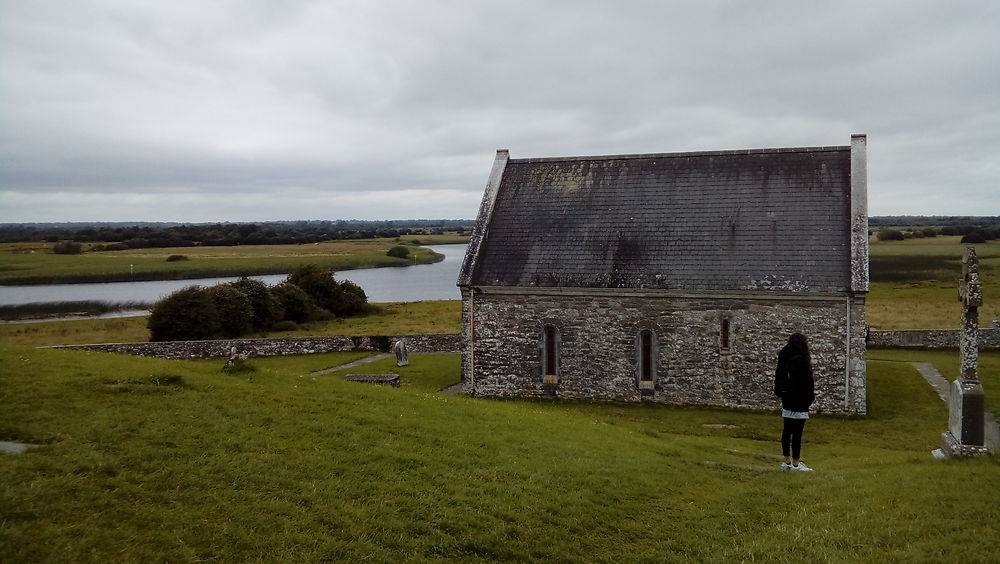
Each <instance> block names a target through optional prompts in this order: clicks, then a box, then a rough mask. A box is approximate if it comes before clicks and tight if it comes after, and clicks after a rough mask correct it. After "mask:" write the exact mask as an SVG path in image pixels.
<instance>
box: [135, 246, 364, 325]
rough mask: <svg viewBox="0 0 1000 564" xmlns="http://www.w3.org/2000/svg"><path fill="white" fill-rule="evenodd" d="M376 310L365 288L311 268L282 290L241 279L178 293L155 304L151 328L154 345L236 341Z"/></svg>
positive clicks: (306, 267)
mask: <svg viewBox="0 0 1000 564" xmlns="http://www.w3.org/2000/svg"><path fill="white" fill-rule="evenodd" d="M371 308H372V306H370V305H369V304H368V296H367V295H365V291H364V290H362V289H361V287H360V286H358V285H357V284H354V283H353V282H349V281H337V280H334V278H333V271H332V270H331V269H329V268H324V267H321V266H319V265H315V264H307V265H304V266H300V267H299V268H297V269H296V270H295V271H293V272H292V273H291V274H289V275H288V278H286V279H285V281H284V282H282V283H281V284H278V285H276V286H268V285H267V284H265V283H263V282H261V281H260V280H254V279H252V278H241V279H239V280H237V281H235V282H229V283H227V284H219V285H217V286H210V287H201V286H189V287H187V288H184V289H182V290H178V291H176V292H174V293H172V294H170V295H169V296H167V297H165V298H163V299H162V300H160V301H159V302H157V303H156V304H154V305H153V308H152V309H151V311H150V315H149V321H148V322H147V326H148V327H149V332H150V340H153V341H181V340H200V339H216V338H234V337H241V336H243V335H246V334H248V333H256V332H262V331H268V330H274V331H289V330H293V329H296V328H297V327H298V324H299V323H305V322H309V321H317V320H323V319H331V318H333V317H345V316H350V315H357V314H360V313H365V312H367V311H369V310H370V309H371Z"/></svg>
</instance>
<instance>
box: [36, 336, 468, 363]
mask: <svg viewBox="0 0 1000 564" xmlns="http://www.w3.org/2000/svg"><path fill="white" fill-rule="evenodd" d="M399 339H403V340H404V341H405V342H406V349H407V352H409V353H422V352H454V353H457V352H459V350H460V349H461V335H399V336H389V335H368V336H363V337H300V338H290V339H223V340H218V341H164V342H157V343H105V344H97V345H63V346H58V347H47V348H62V349H76V350H86V351H100V352H111V353H118V354H131V355H136V356H152V357H157V358H172V359H180V358H217V357H228V356H229V353H230V351H231V350H232V349H233V347H236V349H237V350H238V351H240V352H248V351H249V352H250V353H251V354H253V355H254V356H283V355H292V354H317V353H326V352H344V351H356V350H361V351H383V352H388V351H389V349H390V348H391V347H392V345H393V344H394V343H395V342H396V341H397V340H399Z"/></svg>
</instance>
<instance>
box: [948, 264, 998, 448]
mask: <svg viewBox="0 0 1000 564" xmlns="http://www.w3.org/2000/svg"><path fill="white" fill-rule="evenodd" d="M958 297H959V299H960V300H961V301H962V306H963V307H962V310H963V312H962V327H961V329H960V330H959V359H960V362H961V371H960V373H959V377H958V379H957V380H955V381H954V382H952V385H951V398H950V400H949V405H948V407H949V419H948V431H947V432H946V433H944V434H943V435H942V436H941V450H942V451H943V452H944V454H945V455H946V456H975V455H980V454H987V453H988V451H987V448H986V441H985V425H984V421H985V419H984V411H983V386H982V384H980V383H979V344H978V332H979V306H981V305H983V286H982V284H981V283H980V281H979V261H978V259H977V258H976V248H975V247H966V249H965V256H964V257H962V278H961V279H960V280H959V288H958Z"/></svg>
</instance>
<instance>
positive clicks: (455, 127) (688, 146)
mask: <svg viewBox="0 0 1000 564" xmlns="http://www.w3.org/2000/svg"><path fill="white" fill-rule="evenodd" d="M852 133H867V134H868V147H869V152H868V156H869V168H868V171H869V209H870V213H871V215H894V214H915V215H937V214H945V215H997V214H1000V2H996V1H995V0H986V1H981V2H960V1H949V2H919V1H913V0H899V1H894V2H879V1H876V0H867V1H861V2H842V1H836V2H831V1H826V2H805V1H802V0H797V1H788V2H750V1H739V2H738V1H731V2H713V1H699V2H666V1H648V2H640V1H624V0H623V1H615V2H611V1H600V2H586V1H566V2H562V1H559V2H555V1H553V2H546V1H541V0H539V1H529V2H517V1H506V2H476V1H472V0H459V1H418V0H408V1H392V2H390V1H382V2H380V1H361V0H358V1H355V2H334V1H326V0H322V1H298V0H285V1H281V2H278V1H274V0H239V1H237V0H212V1H205V0H194V1H188V0H169V1H159V0H145V1H143V0H93V1H87V0H62V1H56V0H51V1H50V0H23V1H19V0H18V1H14V0H0V222H22V221H257V220H279V219H348V218H358V219H403V218H473V217H475V214H476V211H477V209H478V205H479V201H480V199H481V197H482V193H483V188H484V187H485V184H486V180H487V177H488V175H489V171H490V167H491V165H492V163H493V158H494V155H495V151H496V149H498V148H508V149H510V151H511V156H512V157H514V158H519V157H541V156H558V155H598V154H600V155H603V154H617V153H653V152H679V151H700V150H723V149H745V148H760V147H795V146H819V145H847V144H849V143H850V135H851V134H852Z"/></svg>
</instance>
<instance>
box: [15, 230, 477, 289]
mask: <svg viewBox="0 0 1000 564" xmlns="http://www.w3.org/2000/svg"><path fill="white" fill-rule="evenodd" d="M401 240H402V241H403V242H412V241H413V240H418V241H419V242H420V243H422V244H446V243H454V242H464V241H465V240H467V238H466V237H459V236H457V235H420V236H405V237H402V238H401ZM399 243H400V241H396V240H394V239H365V240H357V241H328V242H324V243H315V244H307V245H242V246H236V247H176V248H163V249H134V250H127V251H99V252H86V253H83V254H80V255H56V254H53V253H52V244H51V243H4V244H0V257H2V260H0V284H53V283H74V282H121V281H130V280H175V279H176V280H183V279H190V278H203V277H213V276H242V275H258V274H281V273H285V272H289V271H290V270H292V269H294V268H296V267H297V266H300V265H302V264H307V263H315V264H320V265H323V266H330V267H333V268H334V270H349V269H354V268H370V267H377V266H405V265H407V264H412V263H414V262H417V263H429V262H435V261H437V260H440V259H441V255H439V254H437V253H434V252H433V251H431V250H430V249H426V248H423V247H419V246H412V245H411V246H408V249H409V250H410V258H405V259H404V258H394V257H389V256H386V254H385V253H386V252H387V251H388V250H389V249H390V248H392V246H394V245H398V244H399ZM171 255H184V256H186V257H188V260H183V261H175V262H168V261H167V257H169V256H171Z"/></svg>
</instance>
